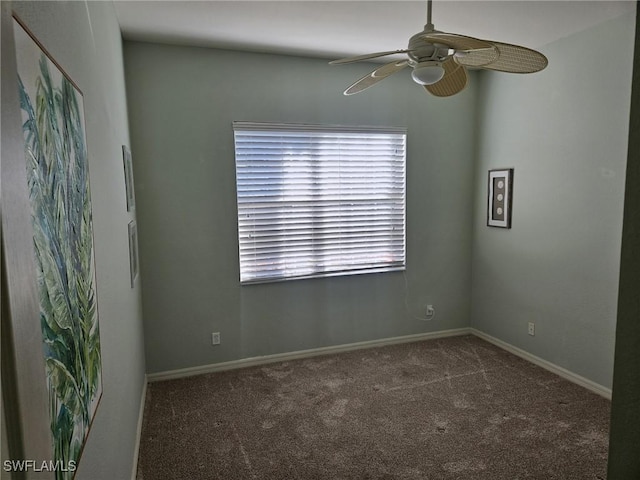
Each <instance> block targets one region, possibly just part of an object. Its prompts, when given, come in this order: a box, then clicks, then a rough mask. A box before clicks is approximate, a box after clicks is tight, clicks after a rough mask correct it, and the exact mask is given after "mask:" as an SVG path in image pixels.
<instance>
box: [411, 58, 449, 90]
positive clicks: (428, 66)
mask: <svg viewBox="0 0 640 480" xmlns="http://www.w3.org/2000/svg"><path fill="white" fill-rule="evenodd" d="M444 73H445V72H444V68H442V63H440V62H433V61H430V62H420V63H419V64H417V65H416V66H415V67H413V72H411V77H412V78H413V81H414V82H416V83H419V84H420V85H433V84H434V83H436V82H439V81H440V80H442V77H444Z"/></svg>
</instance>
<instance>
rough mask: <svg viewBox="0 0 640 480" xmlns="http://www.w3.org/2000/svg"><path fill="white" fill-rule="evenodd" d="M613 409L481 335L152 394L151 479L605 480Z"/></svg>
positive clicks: (147, 446)
mask: <svg viewBox="0 0 640 480" xmlns="http://www.w3.org/2000/svg"><path fill="white" fill-rule="evenodd" d="M609 408H610V403H609V401H608V400H606V399H603V398H601V397H599V396H598V395H595V394H593V393H591V392H589V391H587V390H585V389H583V388H581V387H578V386H576V385H574V384H572V383H570V382H568V381H566V380H563V379H562V378H560V377H558V376H556V375H554V374H551V373H549V372H547V371H545V370H543V369H541V368H539V367H537V366H535V365H533V364H531V363H529V362H526V361H524V360H522V359H520V358H518V357H516V356H514V355H512V354H510V353H508V352H506V351H504V350H501V349H499V348H497V347H495V346H493V345H492V344H489V343H487V342H485V341H483V340H481V339H479V338H477V337H474V336H463V337H452V338H446V339H438V340H429V341H423V342H417V343H410V344H404V345H395V346H390V347H382V348H375V349H367V350H358V351H354V352H349V353H342V354H337V355H330V356H321V357H315V358H312V359H305V360H298V361H292V362H285V363H277V364H271V365H266V366H262V367H253V368H247V369H243V370H234V371H228V372H220V373H214V374H207V375H201V376H197V377H191V378H186V379H181V380H172V381H165V382H157V383H152V384H150V385H149V388H148V391H147V403H146V406H145V415H144V423H143V433H142V440H141V445H140V459H139V464H138V479H139V480H170V479H171V480H173V479H175V480H182V479H184V480H198V479H207V480H211V479H224V480H234V479H304V480H307V479H308V480H313V479H416V480H418V479H420V480H424V479H434V480H435V479H438V480H448V479H472V480H481V479H491V480H521V479H540V480H542V479H545V480H546V479H560V480H571V479H576V480H590V479H593V480H596V479H604V478H605V473H606V463H607V447H608V425H609Z"/></svg>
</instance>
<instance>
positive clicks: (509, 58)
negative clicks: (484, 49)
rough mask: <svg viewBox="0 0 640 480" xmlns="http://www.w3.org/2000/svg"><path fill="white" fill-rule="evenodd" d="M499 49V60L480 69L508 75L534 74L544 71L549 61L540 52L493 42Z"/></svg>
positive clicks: (481, 66)
mask: <svg viewBox="0 0 640 480" xmlns="http://www.w3.org/2000/svg"><path fill="white" fill-rule="evenodd" d="M491 43H492V44H493V45H495V47H496V48H497V49H498V53H499V54H500V55H499V56H498V59H497V60H496V61H494V62H491V63H489V64H487V65H480V68H485V69H488V70H497V71H500V72H507V73H534V72H539V71H540V70H543V69H544V68H545V67H546V66H547V64H548V63H549V61H548V60H547V57H545V56H544V55H543V54H541V53H540V52H536V51H535V50H531V49H530V48H526V47H521V46H519V45H511V44H509V43H501V42H491Z"/></svg>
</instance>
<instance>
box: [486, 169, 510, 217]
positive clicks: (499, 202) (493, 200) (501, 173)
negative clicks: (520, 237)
mask: <svg viewBox="0 0 640 480" xmlns="http://www.w3.org/2000/svg"><path fill="white" fill-rule="evenodd" d="M488 190H489V198H488V205H487V225H488V226H489V227H500V228H511V205H512V202H513V168H506V169H505V168H503V169H496V170H489V188H488Z"/></svg>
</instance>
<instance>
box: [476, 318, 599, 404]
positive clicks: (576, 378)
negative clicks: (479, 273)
mask: <svg viewBox="0 0 640 480" xmlns="http://www.w3.org/2000/svg"><path fill="white" fill-rule="evenodd" d="M469 330H470V333H472V334H473V335H475V336H476V337H479V338H481V339H483V340H486V341H487V342H489V343H493V344H494V345H496V346H498V347H500V348H502V349H503V350H506V351H507V352H511V353H513V354H514V355H517V356H518V357H521V358H524V359H525V360H527V361H529V362H531V363H533V364H535V365H538V366H539V367H542V368H544V369H545V370H549V371H550V372H552V373H555V374H556V375H558V376H560V377H562V378H564V379H566V380H569V381H570V382H573V383H575V384H577V385H580V386H581V387H584V388H586V389H587V390H590V391H592V392H594V393H597V394H598V395H600V396H602V397H604V398H606V399H609V400H611V389H610V388H606V387H603V386H602V385H600V384H598V383H596V382H593V381H591V380H589V379H588V378H584V377H582V376H580V375H577V374H575V373H573V372H570V371H569V370H567V369H566V368H562V367H559V366H558V365H555V364H553V363H551V362H548V361H547V360H543V359H542V358H540V357H536V356H535V355H532V354H530V353H529V352H527V351H525V350H522V349H520V348H518V347H514V346H513V345H511V344H509V343H507V342H503V341H502V340H499V339H497V338H495V337H492V336H491V335H488V334H486V333H484V332H481V331H480V330H476V329H475V328H471V329H469Z"/></svg>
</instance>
